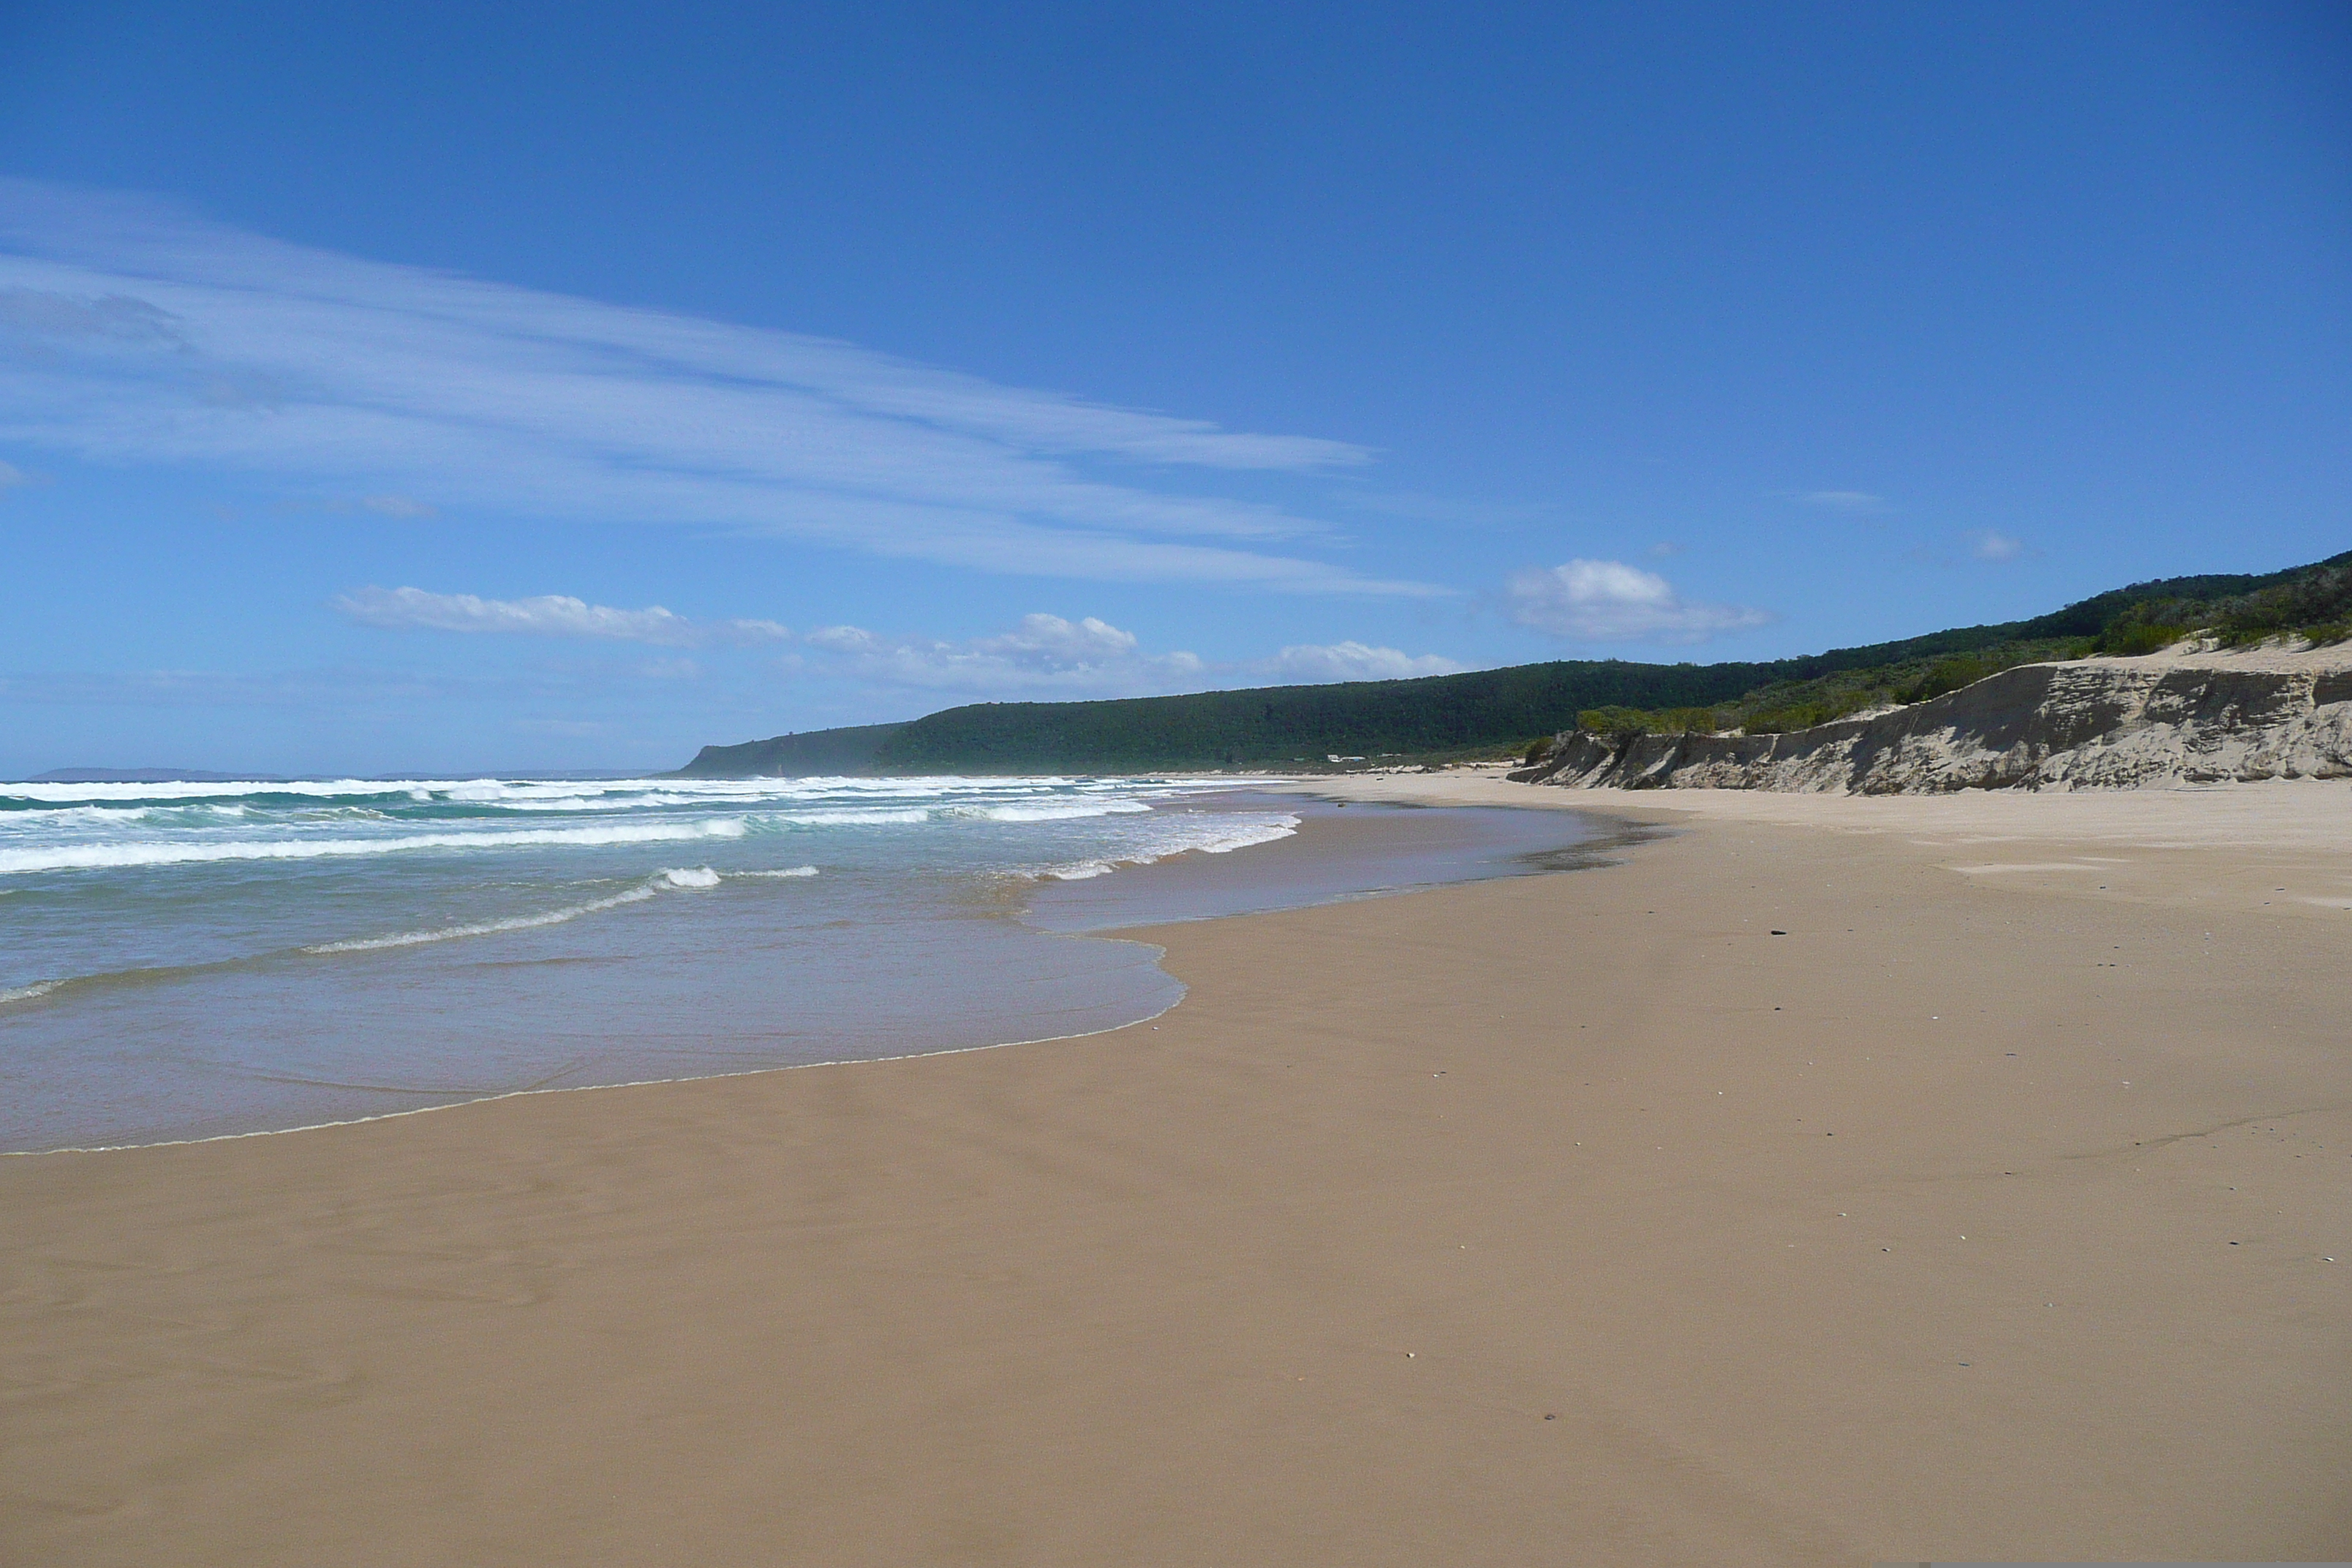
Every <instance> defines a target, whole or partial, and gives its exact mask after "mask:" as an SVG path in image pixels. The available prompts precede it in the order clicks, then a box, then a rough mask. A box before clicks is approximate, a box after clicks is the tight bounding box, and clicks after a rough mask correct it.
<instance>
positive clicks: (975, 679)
mask: <svg viewBox="0 0 2352 1568" xmlns="http://www.w3.org/2000/svg"><path fill="white" fill-rule="evenodd" d="M801 640H802V642H803V643H804V644H805V645H807V646H808V647H811V648H813V649H814V650H817V652H818V653H819V654H820V655H821V656H824V657H826V658H828V659H829V661H830V662H831V663H832V664H834V665H835V667H836V668H838V669H839V670H840V671H841V672H842V673H845V674H849V675H852V676H855V677H856V678H858V679H863V680H866V681H868V682H871V683H873V684H877V685H884V686H893V687H903V688H910V689H917V690H925V691H953V692H957V693H960V694H962V695H966V696H974V697H1012V696H1024V695H1026V696H1040V697H1142V696H1152V695H1159V694H1163V693H1167V692H1175V691H1198V690H1202V689H1209V688H1212V687H1217V686H1236V685H1243V686H1246V685H1277V684H1301V685H1306V684H1321V683H1324V682H1329V681H1340V680H1391V679H1402V678H1407V677H1411V676H1417V675H1445V674H1450V673H1452V672H1454V671H1455V670H1458V669H1462V668H1465V666H1463V665H1461V664H1459V663H1457V662H1456V661H1454V660H1453V659H1450V658H1444V657H1442V656H1440V655H1437V654H1423V655H1421V656H1419V657H1414V656H1412V655H1410V654H1407V653H1404V652H1402V650H1400V649H1397V648H1392V647H1370V646H1367V645H1366V644H1363V643H1360V642H1352V641H1351V642H1339V643H1332V644H1329V645H1318V644H1294V645H1292V646H1290V647H1285V648H1284V649H1283V650H1282V651H1281V652H1280V653H1278V654H1276V655H1274V656H1273V657H1272V658H1259V659H1248V660H1242V661H1238V662H1229V663H1212V662H1210V661H1209V660H1207V659H1203V658H1201V657H1200V656H1199V655H1197V654H1192V653H1187V652H1183V651H1181V650H1179V651H1176V652H1171V653H1164V654H1154V653H1147V652H1145V651H1144V650H1143V648H1142V647H1141V645H1140V640H1139V638H1138V637H1136V636H1135V634H1134V633H1132V632H1129V631H1124V630H1122V629H1120V628H1119V627H1118V626H1112V625H1111V624H1109V623H1108V621H1104V620H1100V619H1097V617H1095V616H1087V617H1085V618H1084V619H1081V620H1076V621H1069V620H1064V619H1063V618H1062V617H1061V616H1049V615H1030V616H1023V617H1022V618H1021V624H1020V625H1019V626H1015V627H1014V628H1013V630H1011V631H1009V632H1005V633H1002V634H1000V635H998V636H995V637H975V638H973V639H971V640H970V641H967V642H942V641H939V640H936V639H933V638H926V637H877V636H876V635H875V634H874V633H872V632H869V631H866V630H863V629H862V628H860V627H857V626H825V627H821V628H819V629H818V630H816V631H813V632H810V633H808V634H807V635H806V636H804V637H803V638H802V639H801Z"/></svg>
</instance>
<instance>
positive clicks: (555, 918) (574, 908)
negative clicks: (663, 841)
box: [0, 866, 816, 1000]
mask: <svg viewBox="0 0 2352 1568" xmlns="http://www.w3.org/2000/svg"><path fill="white" fill-rule="evenodd" d="M726 875H727V876H730V877H814V876H815V875H816V868H815V867H814V866H795V867H793V868H792V869H791V870H788V871H730V872H728V873H726ZM719 880H720V873H719V872H717V871H714V870H712V869H711V868H709V867H708V866H673V867H671V868H668V869H667V870H663V871H656V872H655V873H654V874H653V875H652V876H651V877H649V878H647V879H646V880H645V882H644V883H643V884H641V885H640V886H637V887H635V888H631V889H628V890H627V891H626V892H620V893H614V894H613V895H612V896H611V897H610V898H604V899H591V900H588V901H587V902H586V903H584V904H572V905H570V906H568V907H566V908H564V909H560V910H548V911H546V912H545V913H544V914H536V915H515V916H513V917H511V918H509V919H507V920H502V921H475V922H474V923H472V924H470V925H461V926H444V927H442V928H441V929H439V930H437V931H402V932H400V933H399V934H398V935H395V936H369V937H355V938H353V939H352V940H351V941H349V942H319V943H317V944H315V945H314V946H310V947H306V948H304V949H303V950H302V951H303V952H311V953H322V954H323V953H331V952H380V951H382V950H383V949H385V948H393V947H421V946H423V945H424V944H425V943H426V942H451V941H454V940H456V939H457V938H458V937H466V936H495V935H497V934H498V933H499V932H500V931H535V930H537V929H538V928H540V927H541V926H560V925H562V924H563V923H564V922H565V921H576V920H578V919H579V918H580V917H581V916H583V915H593V914H601V913H603V912H604V910H617V909H619V908H620V907H621V906H622V905H624V904H641V903H643V902H645V901H646V900H647V899H650V898H652V897H653V896H654V895H656V893H666V892H669V891H672V890H674V889H704V888H715V887H717V886H719ZM53 984H54V983H53ZM0 1000H5V998H0Z"/></svg>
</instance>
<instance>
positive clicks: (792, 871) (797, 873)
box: [727, 866, 816, 879]
mask: <svg viewBox="0 0 2352 1568" xmlns="http://www.w3.org/2000/svg"><path fill="white" fill-rule="evenodd" d="M727 875H728V877H729V878H730V879H734V878H737V877H814V876H815V875H816V868H815V867H814V866H793V867H791V868H787V869H785V870H782V871H730V872H728V873H727Z"/></svg>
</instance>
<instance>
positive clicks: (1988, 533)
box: [1969, 528, 2025, 561]
mask: <svg viewBox="0 0 2352 1568" xmlns="http://www.w3.org/2000/svg"><path fill="white" fill-rule="evenodd" d="M2024 553H2025V541H2023V540H2021V539H2013V538H2011V536H2010V535H2008V534H2006V533H1996V532H1995V531H1992V530H1991V529H1990V528H1988V529H1983V530H1980V531H1978V532H1976V533H1972V534H1970V535H1969V554H1971V555H1973V556H1975V557H1976V558H1977V559H1978V560H1979V561H2014V560H2016V559H2017V558H2018V557H2019V556H2021V555H2022V554H2024Z"/></svg>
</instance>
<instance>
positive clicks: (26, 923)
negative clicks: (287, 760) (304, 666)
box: [0, 777, 1583, 1151]
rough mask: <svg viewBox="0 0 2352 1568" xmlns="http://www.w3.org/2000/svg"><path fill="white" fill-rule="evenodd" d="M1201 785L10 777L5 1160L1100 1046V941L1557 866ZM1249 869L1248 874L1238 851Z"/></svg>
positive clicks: (1466, 840) (1546, 820)
mask: <svg viewBox="0 0 2352 1568" xmlns="http://www.w3.org/2000/svg"><path fill="white" fill-rule="evenodd" d="M1263 783H1264V781H1241V780H1232V779H1200V778H1181V779H1176V778H1156V777H1118V778H924V779H887V780H879V779H760V780H745V781H692V782H688V781H681V780H674V779H602V780H594V781H586V782H583V781H577V780H555V779H466V780H457V779H414V780H397V781H387V780H359V779H342V780H331V781H319V782H303V783H269V784H251V783H221V784H0V1150H8V1151H21V1150H36V1149H53V1148H64V1147H102V1146H110V1145H118V1144H125V1143H140V1142H158V1141H164V1140H171V1139H182V1138H196V1137H207V1136H220V1135H225V1134H233V1133H242V1132H254V1131H272V1130H278V1129H285V1128H292V1127H300V1126H308V1125H313V1124H317V1123H320V1122H327V1121H348V1120H352V1119H354V1118H358V1117H365V1116H374V1115H383V1114H387V1113H391V1112H396V1111H404V1110H419V1109H423V1108H426V1107H430V1106H436V1105H446V1104H451V1103H455V1102H457V1101H459V1100H473V1099H480V1098H484V1097H487V1096H491V1095H498V1094H508V1093H514V1092H518V1091H521V1090H527V1089H557V1088H579V1087H586V1086H590V1085H597V1084H614V1083H627V1082H637V1081H643V1080H647V1079H676V1078H691V1077H702V1076H710V1075H715V1074H722V1073H730V1072H742V1071H750V1070H754V1069H758V1068H772V1067H782V1066H790V1065H794V1064H799V1063H807V1062H816V1061H839V1060H852V1059H860V1058H877V1057H887V1056H898V1055H904V1054H908V1053H912V1052H920V1051H936V1050H951V1049H959V1048H965V1047H976V1046H986V1045H997V1044H1004V1043H1009V1042H1013V1041H1017V1040H1027V1039H1040V1038H1047V1037H1059V1036H1067V1035H1076V1034H1086V1033H1091V1032H1094V1031H1097V1030H1101V1029H1108V1028H1113V1027H1117V1026H1120V1025H1124V1024H1129V1023H1133V1022H1136V1021H1138V1020H1139V1019H1143V1018H1148V1017H1150V1016H1155V1015H1156V1014H1158V1013H1160V1012H1161V1011H1164V1010H1165V1009H1166V1008H1167V1007H1169V1006H1171V1005H1174V1003H1175V1002H1176V1001H1177V999H1178V998H1179V997H1180V996H1181V994H1182V987H1181V984H1179V983H1178V982H1177V981H1175V980H1174V979H1172V978H1171V977H1170V976H1169V975H1168V974H1167V973H1164V972H1162V971H1161V970H1160V967H1159V966H1158V964H1157V963H1156V960H1157V958H1158V956H1159V952H1158V950H1157V949H1156V948H1153V947H1151V946H1149V945H1148V944H1145V943H1141V942H1129V941H1114V940H1103V939H1100V938H1097V937H1093V936H1089V935H1087V932H1089V931H1105V930H1111V929H1115V928H1118V927H1120V926H1125V925H1137V924H1149V923H1152V922H1155V921H1167V920H1180V919H1192V918H1199V917H1201V916H1204V915H1214V914H1223V913H1231V912H1237V911H1240V910H1255V909H1271V908H1280V907H1286V906H1290V905H1297V904H1306V903H1314V902H1319V901H1324V900H1330V899H1339V898H1348V897H1354V896H1360V895H1362V894H1366V893H1371V892H1377V891H1381V890H1384V889H1391V888H1399V887H1410V886H1421V885H1427V884H1430V883H1434V882H1443V881H1450V880H1459V879H1465V878H1469V877H1479V876H1494V875H1507V874H1512V873H1515V872H1518V871H1525V870H1529V869H1538V868H1543V867H1544V866H1545V865H1547V864H1549V863H1550V862H1549V861H1547V860H1546V858H1545V857H1546V856H1548V855H1553V854H1557V853H1558V852H1559V851H1561V850H1566V849H1570V848H1571V847H1573V845H1574V844H1575V843H1576V842H1577V841H1578V840H1579V839H1580V837H1582V834H1583V829H1582V825H1581V824H1580V822H1579V821H1578V820H1576V819H1574V818H1571V817H1569V816H1566V814H1558V813H1549V812H1541V813H1538V812H1496V811H1485V812H1480V811H1432V812H1419V813H1413V812H1401V811H1397V810H1393V809H1388V810H1383V809H1382V808H1375V807H1363V806H1358V807H1355V808H1353V812H1352V817H1351V818H1349V819H1346V820H1347V826H1348V828H1349V830H1350V831H1351V832H1352V833H1353V834H1354V835H1355V836H1356V837H1357V838H1358V839H1360V841H1361V842H1360V845H1359V852H1357V853H1352V854H1347V855H1323V856H1304V855H1300V854H1297V853H1296V852H1293V853H1290V854H1288V855H1286V856H1269V855H1267V854H1266V853H1265V848H1264V847H1268V846H1274V845H1276V844H1278V843H1280V842H1282V841H1285V840H1290V839H1292V838H1293V837H1295V836H1297V834H1299V832H1300V831H1301V828H1302V826H1307V827H1309V830H1310V832H1312V831H1314V826H1313V825H1316V824H1318V823H1328V824H1330V825H1332V826H1333V827H1334V828H1335V829H1336V827H1337V825H1338V824H1339V822H1340V821H1341V820H1343V819H1342V817H1341V812H1342V810H1343V809H1344V808H1341V807H1339V806H1337V805H1333V804H1331V803H1327V802H1320V801H1316V800H1313V799H1309V798H1307V797H1303V796H1298V795H1272V794H1266V793H1264V792H1263V788H1262V786H1263ZM1253 849H1255V850H1257V851H1258V853H1257V854H1256V855H1252V854H1250V853H1246V852H1247V851H1251V850H1253Z"/></svg>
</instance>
